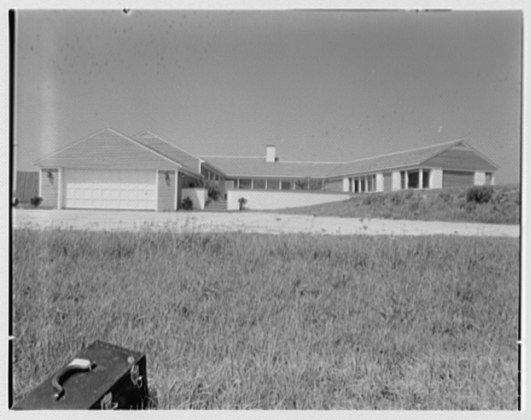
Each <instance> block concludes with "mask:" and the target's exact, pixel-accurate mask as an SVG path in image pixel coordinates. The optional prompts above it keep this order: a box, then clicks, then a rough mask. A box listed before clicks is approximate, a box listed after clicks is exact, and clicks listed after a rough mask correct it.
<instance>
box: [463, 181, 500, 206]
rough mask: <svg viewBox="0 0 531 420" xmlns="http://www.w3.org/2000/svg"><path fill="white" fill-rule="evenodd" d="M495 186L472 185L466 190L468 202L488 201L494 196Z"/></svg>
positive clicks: (480, 202)
mask: <svg viewBox="0 0 531 420" xmlns="http://www.w3.org/2000/svg"><path fill="white" fill-rule="evenodd" d="M493 192H494V188H492V186H490V185H483V186H480V187H471V188H469V189H468V190H467V192H466V202H467V203H470V202H475V203H479V204H482V203H488V202H489V201H490V199H491V198H492V194H493Z"/></svg>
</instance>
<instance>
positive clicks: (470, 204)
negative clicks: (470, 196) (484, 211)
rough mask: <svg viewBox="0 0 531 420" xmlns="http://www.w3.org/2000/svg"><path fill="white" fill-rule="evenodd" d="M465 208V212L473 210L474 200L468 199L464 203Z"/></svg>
mask: <svg viewBox="0 0 531 420" xmlns="http://www.w3.org/2000/svg"><path fill="white" fill-rule="evenodd" d="M465 210H466V212H467V213H472V212H474V210H476V202H475V201H468V202H467V203H466V205H465Z"/></svg>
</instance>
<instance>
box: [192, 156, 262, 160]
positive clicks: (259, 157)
mask: <svg viewBox="0 0 531 420" xmlns="http://www.w3.org/2000/svg"><path fill="white" fill-rule="evenodd" d="M199 157H200V158H226V159H264V160H265V156H230V155H200V156H199Z"/></svg>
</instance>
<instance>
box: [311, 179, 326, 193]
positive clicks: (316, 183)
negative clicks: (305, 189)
mask: <svg viewBox="0 0 531 420" xmlns="http://www.w3.org/2000/svg"><path fill="white" fill-rule="evenodd" d="M322 184H323V183H322V182H321V180H320V179H310V181H309V189H310V190H314V191H319V190H321V186H322Z"/></svg>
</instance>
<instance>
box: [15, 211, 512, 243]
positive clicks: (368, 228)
mask: <svg viewBox="0 0 531 420" xmlns="http://www.w3.org/2000/svg"><path fill="white" fill-rule="evenodd" d="M13 224H14V227H15V228H22V227H27V228H32V229H48V228H61V229H80V230H111V231H138V230H142V229H152V230H172V231H177V232H257V233H273V234H279V233H311V234H329V235H360V234H361V235H415V236H417V235H458V236H494V237H510V238H518V237H519V236H520V226H518V225H492V224H483V223H453V222H424V221H412V220H390V219H364V218H341V217H315V216H306V215H285V214H275V213H260V212H234V213H230V212H222V213H214V212H171V213H170V212H168V213H156V212H147V211H146V212H144V211H113V210H44V209H38V210H33V209H14V211H13Z"/></svg>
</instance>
